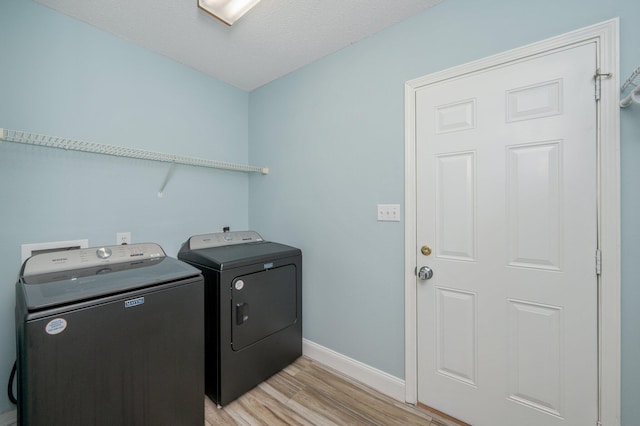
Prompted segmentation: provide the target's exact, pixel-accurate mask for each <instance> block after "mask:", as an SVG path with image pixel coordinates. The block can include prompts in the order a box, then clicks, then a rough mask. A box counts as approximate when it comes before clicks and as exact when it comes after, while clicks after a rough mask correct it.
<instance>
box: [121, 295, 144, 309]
mask: <svg viewBox="0 0 640 426" xmlns="http://www.w3.org/2000/svg"><path fill="white" fill-rule="evenodd" d="M143 303H144V297H136V298H135V299H129V300H125V301H124V307H125V308H133V307H134V306H138V305H142V304H143Z"/></svg>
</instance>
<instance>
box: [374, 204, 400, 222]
mask: <svg viewBox="0 0 640 426" xmlns="http://www.w3.org/2000/svg"><path fill="white" fill-rule="evenodd" d="M378 221H379V222H400V204H378Z"/></svg>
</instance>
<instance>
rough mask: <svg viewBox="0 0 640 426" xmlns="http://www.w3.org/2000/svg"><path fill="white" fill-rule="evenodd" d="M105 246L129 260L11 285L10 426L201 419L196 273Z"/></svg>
mask: <svg viewBox="0 0 640 426" xmlns="http://www.w3.org/2000/svg"><path fill="white" fill-rule="evenodd" d="M113 250H114V251H117V250H119V251H126V252H127V253H134V254H133V256H134V257H132V260H131V261H130V262H118V263H117V264H112V265H102V266H98V267H95V268H80V269H78V270H75V271H68V270H67V271H63V272H56V273H54V274H40V275H33V276H27V277H24V276H23V277H21V279H20V280H19V282H18V283H17V284H16V339H17V345H18V349H17V355H18V372H17V377H18V421H19V424H20V425H25V426H26V425H29V426H39V425H47V426H58V425H59V426H73V425H78V426H80V425H82V426H84V425H104V426H107V425H109V426H111V425H132V426H134V425H135V426H138V425H149V426H151V425H153V426H155V425H167V426H168V425H202V424H203V423H204V406H203V400H202V397H203V393H204V380H203V373H204V329H203V321H204V306H203V298H204V286H203V278H202V276H201V275H200V274H199V271H198V270H197V269H195V268H192V267H190V266H189V265H186V264H185V263H183V262H180V261H178V260H176V259H171V258H165V257H162V258H153V259H140V252H141V251H143V249H141V248H140V246H139V245H131V246H130V247H128V248H125V249H116V248H114V249H113ZM127 250H128V251H127ZM160 250H161V249H160ZM90 252H91V249H86V253H85V254H91V253H90ZM65 256H69V255H68V254H65ZM85 257H86V256H85ZM127 263H128V264H129V266H130V268H128V267H127V266H126V264H127ZM53 275H58V278H59V279H58V280H56V279H55V278H54V277H53ZM105 291H106V293H105ZM88 293H91V294H98V293H105V294H101V295H100V296H99V297H89V298H87V297H86V296H87V295H88ZM65 297H66V300H63V299H64V298H65ZM54 300H55V301H56V303H53V302H52V301H54Z"/></svg>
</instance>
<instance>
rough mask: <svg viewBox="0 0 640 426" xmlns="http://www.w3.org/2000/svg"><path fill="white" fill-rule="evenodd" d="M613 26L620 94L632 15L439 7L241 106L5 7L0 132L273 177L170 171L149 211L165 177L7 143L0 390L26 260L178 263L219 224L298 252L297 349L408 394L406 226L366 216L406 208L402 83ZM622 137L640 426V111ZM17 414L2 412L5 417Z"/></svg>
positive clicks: (153, 168) (467, 0)
mask: <svg viewBox="0 0 640 426" xmlns="http://www.w3.org/2000/svg"><path fill="white" fill-rule="evenodd" d="M498 11H499V12H498ZM615 16H620V17H621V21H620V22H621V73H622V76H621V78H626V76H627V75H628V74H629V73H630V72H631V71H632V70H633V69H634V68H635V67H636V66H637V65H638V64H639V63H640V43H637V40H640V27H638V26H637V25H635V22H634V20H635V19H636V18H637V16H640V2H638V1H637V0H612V1H609V2H600V1H596V0H584V1H578V0H563V1H562V2H557V1H553V0H540V1H538V2H528V3H524V2H511V1H507V0H482V1H477V0H445V1H444V2H443V3H442V4H440V5H439V6H437V7H435V8H433V9H430V10H428V11H426V12H425V13H423V14H421V15H418V16H416V17H414V18H411V19H409V20H407V21H405V22H403V23H401V24H398V25H395V26H393V27H391V28H389V29H387V30H385V31H383V32H381V33H379V34H377V35H375V36H373V37H370V38H368V39H366V40H364V41H362V42H360V43H357V44H355V45H352V46H350V47H348V48H346V49H343V50H341V51H339V52H337V53H335V54H333V55H329V56H327V57H326V58H324V59H322V60H320V61H317V62H316V63H314V64H311V65H309V66H307V67H305V68H303V69H301V70H299V71H296V72H294V73H292V74H290V75H288V76H286V77H284V78H282V79H279V80H277V81H275V82H273V83H271V84H269V85H266V86H264V87H263V88H261V89H259V90H256V91H254V92H252V93H251V94H247V93H245V92H242V91H240V90H237V89H235V88H233V87H230V86H228V85H225V84H223V83H220V82H218V81H216V80H213V79H211V78H208V77H206V76H204V75H202V74H200V73H197V72H195V71H193V70H191V69H189V68H187V67H184V66H182V65H180V64H177V63H175V62H173V61H170V60H168V59H166V58H164V57H161V56H159V55H156V54H153V53H150V52H148V51H146V50H143V49H140V48H138V47H136V46H133V45H131V44H129V43H127V42H125V41H123V40H121V39H118V38H116V37H113V36H111V35H108V34H105V33H103V32H101V31H99V30H97V29H95V28H92V27H90V26H87V25H84V24H82V23H80V22H77V21H74V20H72V19H70V18H67V17H65V16H63V15H60V14H58V13H56V12H53V11H51V10H49V9H47V8H45V7H42V6H40V5H37V4H34V3H32V2H30V1H25V0H3V1H2V2H0V57H2V60H1V66H0V94H1V95H0V126H2V127H5V128H10V129H19V130H28V131H33V132H38V133H43V134H51V135H58V136H65V137H69V138H74V139H85V140H89V141H95V142H100V143H107V144H113V145H121V146H130V147H134V148H140V149H148V150H155V151H164V152H168V153H179V154H183V155H190V156H197V157H202V158H210V159H220V160H226V161H232V162H238V163H245V162H247V161H248V162H249V163H251V164H257V165H268V166H269V167H270V168H271V173H270V175H269V176H267V177H264V176H259V175H251V176H249V177H247V175H244V174H237V173H232V172H224V171H216V170H210V169H199V168H194V167H186V166H182V167H181V166H178V167H177V169H176V171H175V173H174V175H173V177H172V179H171V181H170V182H169V184H168V186H167V188H166V191H165V197H164V198H162V199H158V198H157V197H156V192H157V190H158V189H159V187H160V185H161V184H162V181H163V180H164V177H165V174H166V171H167V169H168V165H165V164H158V163H152V162H145V161H138V160H127V159H118V158H110V157H105V156H96V155H90V154H82V153H72V152H63V151H59V150H52V149H46V148H35V147H29V146H22V145H17V144H10V143H4V142H3V143H0V182H2V184H0V206H1V207H2V208H1V209H0V241H1V243H0V282H2V287H0V312H1V314H0V315H2V318H1V320H2V322H1V324H3V325H2V326H0V379H2V380H6V377H7V376H8V374H9V370H10V367H11V364H12V362H13V359H14V344H13V343H14V331H13V305H14V295H13V291H14V290H13V285H14V283H15V279H16V276H17V274H18V270H19V264H20V244H22V243H31V242H41V241H56V240H67V239H76V238H89V241H90V244H91V245H102V244H111V243H113V242H114V240H115V233H116V232H118V231H131V232H132V236H133V240H134V241H137V242H141V241H155V242H158V243H160V244H161V245H162V246H163V247H164V248H165V250H166V251H167V253H168V254H170V255H175V254H176V252H177V250H178V247H179V244H180V243H181V242H182V241H184V239H185V238H186V237H187V236H189V235H191V234H195V233H201V232H210V231H215V230H219V229H220V228H221V227H222V226H223V225H230V226H231V227H232V228H234V229H246V228H252V229H256V230H258V231H260V232H261V233H262V234H263V236H264V237H266V238H268V239H273V240H278V241H283V242H287V243H290V244H293V245H297V246H299V247H301V248H302V249H303V251H304V279H305V282H304V286H305V289H304V290H305V293H304V303H305V311H304V319H305V329H304V334H305V337H306V338H307V339H309V340H312V341H314V342H316V343H319V344H321V345H323V346H326V347H329V348H331V349H334V350H336V351H338V352H340V353H343V354H345V355H347V356H350V357H352V358H355V359H357V360H359V361H362V362H364V363H366V364H369V365H371V366H373V367H376V368H379V369H380V370H383V371H386V372H388V373H390V374H392V375H394V376H397V377H400V378H402V377H404V337H403V335H404V284H403V277H404V261H403V251H404V241H403V238H404V224H403V223H402V222H400V223H380V222H377V221H376V216H375V205H376V204H378V203H398V204H401V205H402V204H403V200H404V192H403V188H404V164H403V161H404V160H403V159H404V154H403V151H404V110H403V96H404V92H403V85H404V82H405V81H407V80H409V79H413V78H416V77H419V76H422V75H425V74H429V73H431V72H434V71H439V70H442V69H445V68H448V67H451V66H455V65H459V64H462V63H465V62H468V61H471V60H475V59H480V58H482V57H485V56H487V55H491V54H495V53H498V52H501V51H504V50H508V49H511V48H514V47H518V46H521V45H524V44H527V43H531V42H534V41H538V40H541V39H544V38H547V37H551V36H554V35H558V34H561V33H564V32H567V31H571V30H574V29H577V28H580V27H584V26H587V25H590V24H593V23H596V22H600V21H603V20H606V19H609V18H612V17H615ZM621 136H622V146H621V149H622V154H621V161H622V234H623V240H622V243H623V247H622V248H623V259H622V261H623V265H622V266H623V288H622V291H623V298H622V318H623V324H622V333H623V336H622V337H623V340H622V353H623V360H622V361H623V374H622V403H623V406H622V416H623V424H625V425H630V424H632V419H637V418H640V404H637V401H636V399H637V395H639V394H640V333H639V326H638V324H640V310H638V309H637V308H636V305H637V304H638V302H639V301H640V286H638V285H637V284H636V282H637V279H635V277H634V272H635V271H634V269H633V264H634V263H635V259H636V258H638V257H639V256H640V244H639V243H640V225H638V224H637V213H636V212H638V211H640V185H637V184H636V182H637V181H638V179H639V178H640V171H638V170H639V169H638V168H637V166H636V165H637V164H638V162H639V161H640V107H638V106H637V105H636V106H633V107H631V108H629V109H627V110H623V111H622V113H621ZM247 157H248V158H247ZM403 213H404V212H403ZM9 408H10V404H9V402H8V400H7V399H6V397H4V396H2V397H0V412H2V411H4V410H6V409H9ZM625 419H629V420H628V421H625Z"/></svg>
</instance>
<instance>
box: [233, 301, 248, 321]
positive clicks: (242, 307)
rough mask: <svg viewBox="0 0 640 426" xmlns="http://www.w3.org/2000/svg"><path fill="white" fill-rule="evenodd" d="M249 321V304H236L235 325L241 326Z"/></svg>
mask: <svg viewBox="0 0 640 426" xmlns="http://www.w3.org/2000/svg"><path fill="white" fill-rule="evenodd" d="M248 319H249V304H248V303H246V302H245V303H238V304H237V305H236V325H242V324H244V322H245V321H247V320H248Z"/></svg>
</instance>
